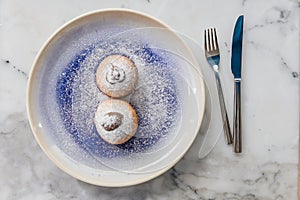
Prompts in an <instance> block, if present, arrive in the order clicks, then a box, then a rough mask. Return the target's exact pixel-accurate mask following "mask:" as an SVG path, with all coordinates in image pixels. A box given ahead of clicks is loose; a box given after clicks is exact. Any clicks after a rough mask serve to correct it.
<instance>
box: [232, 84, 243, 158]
mask: <svg viewBox="0 0 300 200" xmlns="http://www.w3.org/2000/svg"><path fill="white" fill-rule="evenodd" d="M233 114H234V118H233V151H234V152H235V153H241V152H242V131H241V125H242V124H241V122H242V120H241V80H234V113H233Z"/></svg>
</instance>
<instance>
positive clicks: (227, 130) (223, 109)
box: [215, 71, 232, 144]
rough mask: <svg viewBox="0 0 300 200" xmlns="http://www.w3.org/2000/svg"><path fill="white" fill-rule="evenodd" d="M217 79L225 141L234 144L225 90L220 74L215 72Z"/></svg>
mask: <svg viewBox="0 0 300 200" xmlns="http://www.w3.org/2000/svg"><path fill="white" fill-rule="evenodd" d="M215 77H216V82H217V88H218V96H219V102H220V107H221V114H222V120H223V128H224V136H225V141H226V143H227V144H232V136H231V132H230V125H229V120H228V115H227V110H226V106H225V100H224V95H223V90H222V86H221V80H220V76H219V73H218V72H216V71H215Z"/></svg>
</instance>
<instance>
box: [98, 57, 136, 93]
mask: <svg viewBox="0 0 300 200" xmlns="http://www.w3.org/2000/svg"><path fill="white" fill-rule="evenodd" d="M137 79H138V70H137V67H136V66H135V64H134V63H133V61H132V60H130V59H129V58H127V57H125V56H122V55H110V56H107V57H106V58H104V59H103V61H102V62H101V63H100V64H99V66H98V68H97V71H96V83H97V86H98V88H99V89H100V90H101V91H102V92H103V93H104V94H106V95H108V96H110V97H114V98H119V97H123V96H127V95H129V94H130V93H131V92H132V91H133V90H134V88H135V85H136V83H137Z"/></svg>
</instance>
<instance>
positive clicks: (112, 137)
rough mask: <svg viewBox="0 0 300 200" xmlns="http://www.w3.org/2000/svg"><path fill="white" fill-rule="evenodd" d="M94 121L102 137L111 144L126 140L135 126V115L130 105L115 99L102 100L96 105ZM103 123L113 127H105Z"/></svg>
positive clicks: (132, 133)
mask: <svg viewBox="0 0 300 200" xmlns="http://www.w3.org/2000/svg"><path fill="white" fill-rule="evenodd" d="M110 113H112V114H110ZM94 122H95V125H96V128H97V130H98V133H99V134H100V135H101V136H102V138H103V139H104V140H106V141H108V142H109V143H112V144H120V143H123V142H126V141H127V140H128V139H130V138H131V137H132V136H133V135H134V133H135V132H136V128H137V116H136V114H135V113H133V109H132V108H131V106H130V105H129V104H128V103H126V102H125V101H121V100H116V99H112V100H108V101H104V102H102V103H101V104H100V105H99V106H98V108H97V112H96V114H95V120H94ZM105 125H106V126H111V125H113V126H115V127H114V128H110V129H106V128H105Z"/></svg>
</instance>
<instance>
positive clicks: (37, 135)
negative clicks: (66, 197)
mask: <svg viewBox="0 0 300 200" xmlns="http://www.w3.org/2000/svg"><path fill="white" fill-rule="evenodd" d="M105 12H120V13H121V12H123V13H130V14H135V15H139V16H141V17H144V18H148V19H150V20H152V21H154V22H155V23H158V24H159V25H161V26H162V27H165V28H167V29H168V30H170V31H171V32H172V33H173V34H174V35H175V36H176V37H178V39H180V40H181V41H182V43H183V45H184V46H185V47H186V49H187V50H188V51H189V54H190V55H191V58H192V59H193V60H192V61H193V63H194V64H197V66H196V67H197V69H196V70H197V71H199V74H200V75H201V76H203V75H202V73H201V70H200V68H199V66H198V65H199V63H198V62H197V60H196V58H195V56H194V54H193V52H192V50H191V49H190V48H189V46H188V45H187V44H186V43H185V42H184V41H183V40H182V39H181V38H180V37H179V35H178V34H177V33H176V32H177V31H175V30H174V29H172V28H171V27H170V26H169V25H167V24H165V23H164V22H162V21H160V20H159V19H157V18H155V17H153V16H151V15H148V14H146V13H143V12H140V11H136V10H132V9H127V8H106V9H97V10H93V11H89V12H86V13H84V14H81V15H79V16H77V17H75V18H73V19H71V20H69V21H68V22H66V23H64V24H63V25H62V26H60V27H58V28H57V29H56V31H54V32H53V33H52V34H51V35H50V36H49V37H48V39H47V40H46V41H45V42H44V44H43V45H42V46H41V48H40V49H39V52H38V53H37V55H36V57H35V59H34V62H33V64H32V66H31V70H30V72H29V78H28V82H27V91H26V110H27V116H28V120H29V124H30V128H31V130H32V133H33V135H34V137H35V140H36V141H37V143H38V144H39V146H40V148H41V149H42V150H43V152H44V153H45V154H46V155H47V157H48V158H49V159H50V160H51V161H52V162H53V163H54V164H55V165H56V166H57V167H58V168H60V169H61V170H62V171H63V172H65V173H67V174H69V175H70V176H72V177H74V178H76V179H79V180H81V181H83V182H86V183H89V184H93V185H98V186H105V187H124V186H132V185H137V184H141V183H144V182H146V181H149V180H151V179H154V178H156V177H158V176H160V175H161V174H163V173H165V172H166V171H167V170H169V169H170V168H171V167H173V166H174V165H175V164H176V163H178V161H179V160H181V159H182V157H183V156H184V155H185V154H186V153H187V152H188V150H189V149H190V148H191V146H192V144H193V142H194V141H195V138H196V136H197V135H198V131H199V129H200V126H201V124H202V121H203V116H204V112H205V104H206V102H205V96H206V93H205V85H204V80H203V78H201V83H200V86H201V90H202V95H201V97H202V99H201V100H200V101H201V102H202V103H201V104H202V105H201V106H202V108H203V109H202V110H201V112H199V117H198V121H197V122H198V124H197V133H195V134H194V137H193V138H192V140H191V141H190V142H189V144H188V145H187V147H186V149H184V151H182V152H181V153H180V155H179V156H178V157H177V159H174V161H173V162H171V163H168V165H167V166H165V167H164V168H163V169H161V170H158V171H156V172H152V173H147V174H148V175H147V177H144V178H143V179H140V178H137V179H135V180H134V181H127V182H121V183H119V184H110V183H107V182H105V181H103V180H100V179H97V180H91V179H89V178H88V177H83V176H81V174H79V173H77V172H76V171H73V170H71V169H69V168H68V167H66V166H64V165H63V163H61V162H60V161H59V160H58V159H57V158H55V156H54V154H53V153H51V152H50V151H49V148H48V149H47V148H46V146H47V145H45V142H44V141H43V137H41V134H40V133H39V131H38V130H37V129H36V128H35V125H34V122H33V121H34V120H33V119H34V118H35V117H34V114H33V112H32V111H31V110H32V109H31V107H32V106H31V105H30V104H31V101H32V100H31V98H32V95H31V93H32V85H33V83H32V82H33V77H34V75H35V74H36V71H37V64H38V62H39V61H40V59H41V57H42V55H43V53H44V51H45V50H46V49H47V47H48V46H49V45H50V43H51V41H52V40H53V39H55V38H56V37H57V36H58V35H59V34H60V33H61V32H63V31H64V30H65V29H66V28H68V27H69V26H70V25H72V24H73V23H76V21H78V20H80V19H82V18H85V17H88V16H91V15H95V14H99V13H105ZM133 175H136V174H133Z"/></svg>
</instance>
